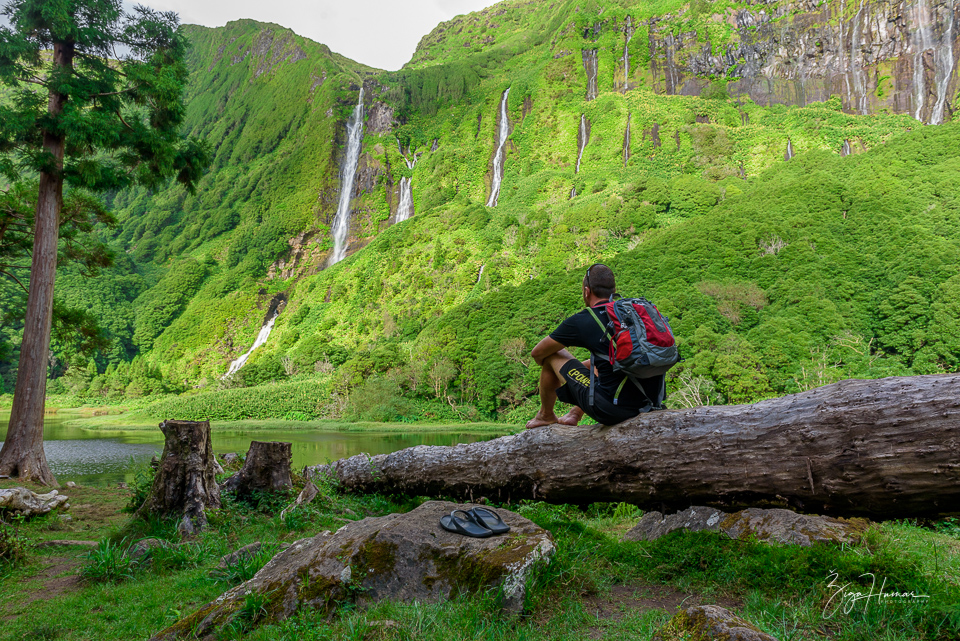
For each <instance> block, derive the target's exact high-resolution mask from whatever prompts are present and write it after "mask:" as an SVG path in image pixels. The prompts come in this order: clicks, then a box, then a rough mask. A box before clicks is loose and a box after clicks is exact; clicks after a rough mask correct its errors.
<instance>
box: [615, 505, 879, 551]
mask: <svg viewBox="0 0 960 641" xmlns="http://www.w3.org/2000/svg"><path fill="white" fill-rule="evenodd" d="M869 523H870V522H869V521H867V520H866V519H858V518H855V519H835V518H832V517H829V516H817V515H815V514H797V513H796V512H794V511H792V510H783V509H776V508H775V509H763V508H753V507H752V508H749V509H746V510H740V511H739V512H735V513H733V514H727V513H726V512H723V511H721V510H718V509H715V508H711V507H703V506H693V507H690V508H687V509H686V510H683V511H682V512H677V513H676V514H671V515H669V516H664V515H663V514H661V513H660V512H647V513H646V514H644V515H643V518H641V519H640V522H639V523H637V524H636V525H635V526H633V528H631V529H630V531H629V532H627V533H626V534H625V535H624V537H623V538H624V539H626V540H628V541H652V540H654V539H658V538H660V537H661V536H664V535H665V534H669V533H670V532H674V531H676V530H685V531H688V532H702V531H711V532H723V533H724V534H726V535H727V536H729V537H730V538H731V539H746V538H749V537H754V538H756V539H757V540H759V541H764V542H766V543H784V544H794V545H813V544H814V543H817V542H825V543H854V542H856V541H858V540H860V537H861V536H862V535H863V532H864V531H865V530H866V529H867V526H868V525H869Z"/></svg>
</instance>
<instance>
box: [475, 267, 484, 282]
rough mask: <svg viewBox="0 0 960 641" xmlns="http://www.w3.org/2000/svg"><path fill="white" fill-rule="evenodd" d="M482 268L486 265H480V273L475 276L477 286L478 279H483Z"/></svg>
mask: <svg viewBox="0 0 960 641" xmlns="http://www.w3.org/2000/svg"><path fill="white" fill-rule="evenodd" d="M484 267H486V265H480V273H479V274H477V282H476V284H477V285H479V284H480V279H481V278H483V268H484Z"/></svg>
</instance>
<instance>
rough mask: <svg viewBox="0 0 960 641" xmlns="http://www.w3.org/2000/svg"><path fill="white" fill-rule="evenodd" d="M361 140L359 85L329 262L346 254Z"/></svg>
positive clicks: (337, 261)
mask: <svg viewBox="0 0 960 641" xmlns="http://www.w3.org/2000/svg"><path fill="white" fill-rule="evenodd" d="M361 142H363V87H360V101H359V102H358V103H357V106H356V107H355V108H354V110H353V114H352V115H351V116H350V120H348V121H347V154H346V155H345V156H344V158H343V166H342V167H341V168H340V203H339V204H338V205H337V215H336V217H335V218H334V219H333V230H332V231H333V255H331V256H330V264H331V265H333V264H335V263H339V262H340V261H341V260H343V259H344V258H345V257H346V255H347V235H348V234H349V232H350V197H351V196H353V182H354V180H355V179H356V175H357V164H358V163H359V162H360V143H361Z"/></svg>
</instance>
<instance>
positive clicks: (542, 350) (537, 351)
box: [530, 336, 566, 365]
mask: <svg viewBox="0 0 960 641" xmlns="http://www.w3.org/2000/svg"><path fill="white" fill-rule="evenodd" d="M565 347H566V346H565V345H561V344H560V343H558V342H557V341H555V340H553V339H552V338H550V337H549V336H547V337H546V338H544V339H543V340H542V341H540V342H539V343H537V346H536V347H534V348H533V351H532V352H530V356H532V357H533V360H534V362H536V364H537V365H543V359H545V358H546V357H548V356H550V355H551V354H556V353H557V352H559V351H560V350H561V349H564V348H565Z"/></svg>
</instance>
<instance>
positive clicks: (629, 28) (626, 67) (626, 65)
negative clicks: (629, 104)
mask: <svg viewBox="0 0 960 641" xmlns="http://www.w3.org/2000/svg"><path fill="white" fill-rule="evenodd" d="M624 34H625V35H626V42H624V43H623V58H622V59H621V60H622V62H623V93H627V89H629V88H630V38H632V37H633V22H632V21H631V20H630V16H627V24H626V26H625V27H624Z"/></svg>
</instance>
